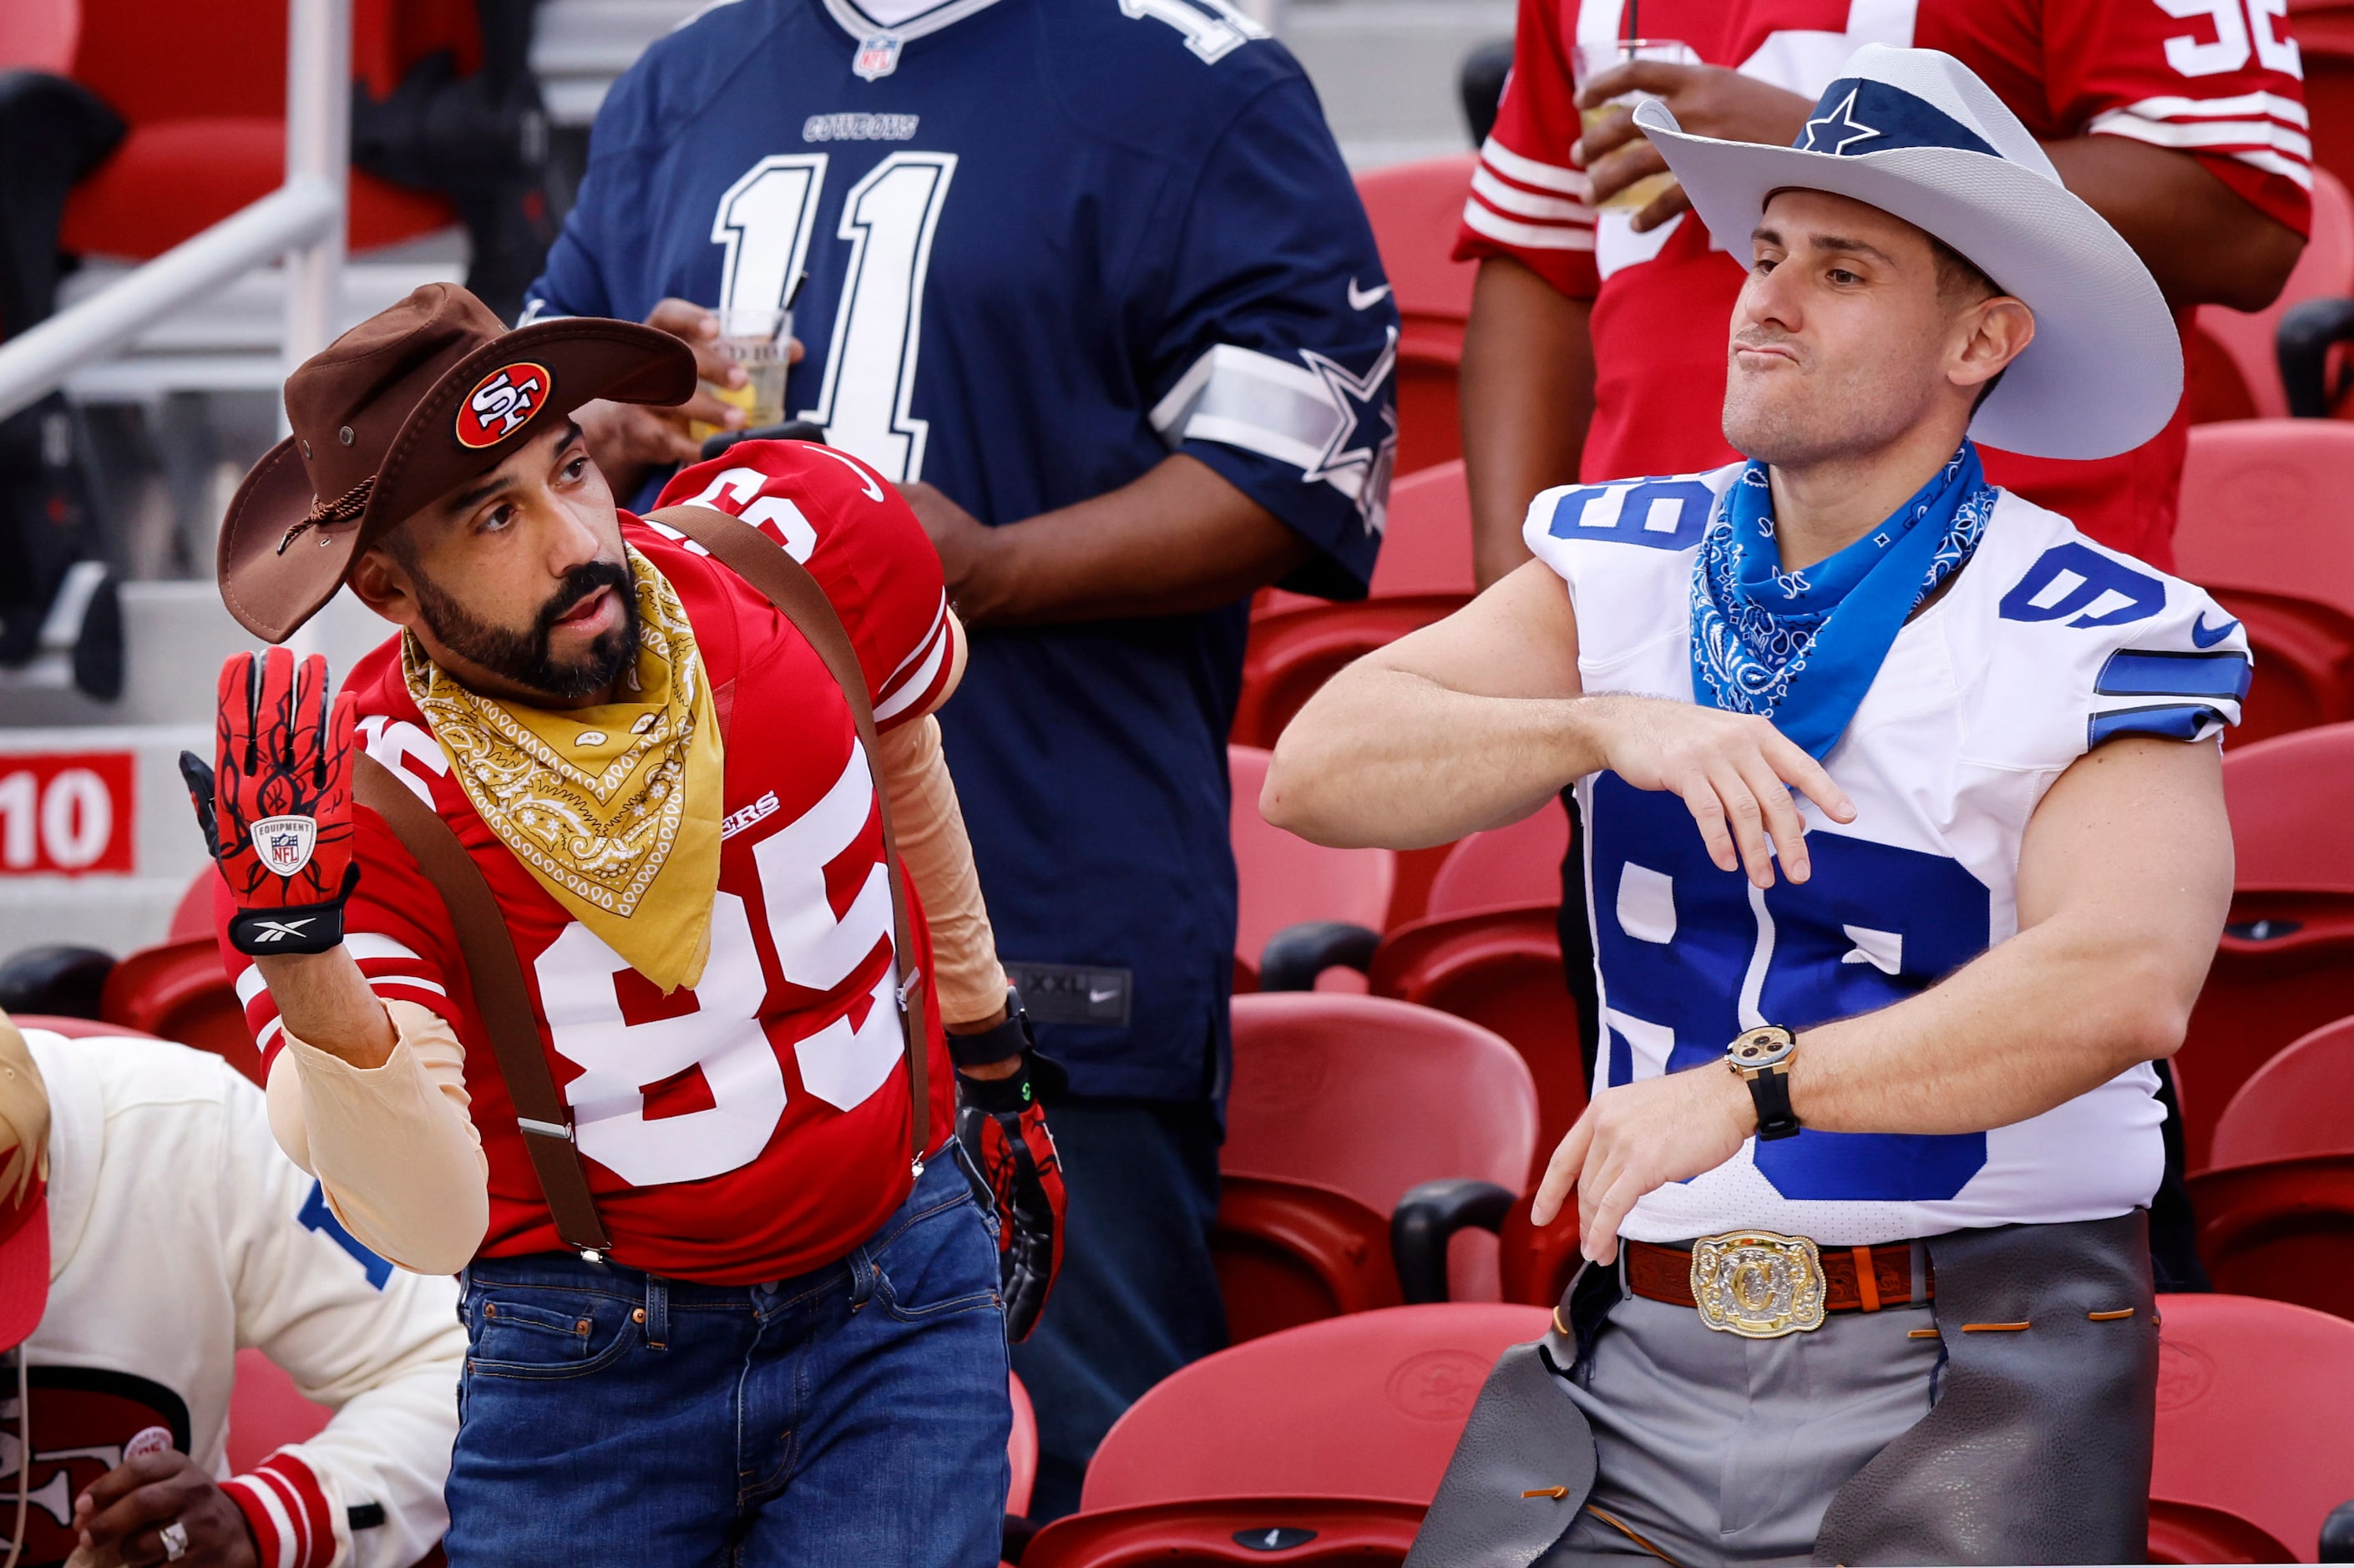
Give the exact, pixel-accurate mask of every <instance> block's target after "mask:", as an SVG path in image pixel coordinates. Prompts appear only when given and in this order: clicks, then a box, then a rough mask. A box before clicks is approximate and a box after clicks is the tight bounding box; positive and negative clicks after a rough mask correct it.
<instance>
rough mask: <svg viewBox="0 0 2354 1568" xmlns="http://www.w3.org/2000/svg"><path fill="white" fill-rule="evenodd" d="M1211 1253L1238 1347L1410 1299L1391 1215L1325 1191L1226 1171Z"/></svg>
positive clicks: (1316, 1186)
mask: <svg viewBox="0 0 2354 1568" xmlns="http://www.w3.org/2000/svg"><path fill="white" fill-rule="evenodd" d="M1210 1253H1211V1255H1212V1257H1213V1258H1214V1260H1215V1262H1216V1265H1217V1270H1218V1294H1219V1295H1220V1296H1221V1297H1222V1298H1225V1304H1226V1339H1227V1342H1228V1343H1230V1344H1241V1343H1242V1342H1243V1341H1244V1340H1256V1339H1257V1338H1259V1337H1260V1336H1261V1335H1264V1334H1272V1333H1275V1332H1276V1331H1277V1330H1282V1329H1290V1328H1297V1327H1298V1326H1299V1325H1300V1324H1302V1323H1314V1322H1318V1321H1320V1320H1321V1319H1326V1318H1339V1317H1344V1316H1346V1315H1348V1314H1349V1313H1352V1312H1370V1311H1372V1310H1373V1309H1374V1308H1379V1307H1395V1306H1397V1305H1399V1303H1400V1302H1402V1301H1403V1300H1404V1299H1405V1297H1404V1295H1403V1294H1402V1293H1401V1291H1400V1290H1399V1287H1398V1275H1397V1265H1396V1263H1395V1261H1394V1258H1393V1256H1392V1255H1391V1251H1390V1219H1389V1215H1387V1214H1386V1213H1380V1212H1378V1211H1376V1210H1374V1209H1373V1208H1371V1207H1369V1206H1367V1205H1366V1204H1364V1203H1361V1202H1358V1201H1357V1200H1356V1199H1354V1198H1352V1197H1351V1196H1349V1194H1348V1193H1346V1192H1339V1191H1337V1190H1335V1189H1333V1188H1331V1187H1327V1186H1324V1185H1322V1184H1321V1183H1320V1182H1315V1181H1284V1180H1282V1179H1281V1178H1279V1177H1273V1176H1237V1175H1233V1174H1230V1173H1226V1172H1221V1173H1220V1175H1219V1178H1218V1213H1217V1216H1216V1218H1215V1219H1214V1221H1213V1222H1212V1224H1211V1226H1210Z"/></svg>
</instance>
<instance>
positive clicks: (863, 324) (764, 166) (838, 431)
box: [711, 153, 957, 482]
mask: <svg viewBox="0 0 2354 1568" xmlns="http://www.w3.org/2000/svg"><path fill="white" fill-rule="evenodd" d="M956 164H957V160H956V154H953V153H893V154H890V155H889V156H888V157H885V159H884V160H883V161H882V162H881V163H879V164H875V167H874V168H872V169H870V170H868V171H867V173H866V175H864V178H862V179H860V180H859V182H858V183H857V184H856V185H853V186H851V187H850V190H849V193H848V194H847V195H846V196H844V197H843V204H842V223H841V226H840V228H838V229H837V230H836V233H837V236H838V237H839V238H843V239H846V240H848V241H849V242H850V260H849V264H848V266H847V267H846V268H845V270H844V276H843V284H842V295H841V301H840V302H839V303H838V304H837V305H836V306H835V308H834V313H833V337H832V344H831V345H830V346H829V347H828V349H827V350H826V357H825V382H824V385H823V386H822V387H821V388H820V390H819V393H818V400H817V406H816V407H815V408H808V409H804V410H802V411H801V414H800V415H799V416H798V418H804V419H810V420H813V421H815V422H816V423H818V424H821V425H822V426H824V427H825V432H826V440H827V441H829V442H830V443H832V445H834V446H838V447H840V448H842V449H843V450H845V451H848V452H852V453H854V454H855V455H856V456H858V457H860V458H862V459H864V461H867V462H869V463H871V464H873V465H874V466H875V468H877V469H880V470H881V471H883V473H884V475H885V477H886V478H890V479H894V480H899V481H903V482H913V481H915V480H917V479H920V478H921V477H922V476H923V471H924V439H925V436H926V435H927V433H928V425H927V424H926V422H925V421H924V420H922V419H919V418H916V417H914V416H913V415H912V414H910V413H909V412H908V403H909V400H910V399H911V398H912V397H914V396H915V389H916V362H917V355H919V354H920V352H921V350H922V344H923V318H924V278H925V274H926V272H927V270H928V269H929V267H930V264H931V256H932V239H933V236H934V235H935V234H936V233H937V232H938V228H939V220H940V209H941V207H944V206H945V205H946V204H947V201H948V194H949V181H950V180H952V179H953V178H954V177H955V175H956ZM825 174H826V154H822V153H801V154H790V155H788V156H780V157H773V158H763V159H761V160H760V162H759V163H758V164H754V165H753V166H752V168H751V169H750V170H749V171H748V172H747V173H746V174H745V175H744V177H743V178H741V179H739V180H737V182H736V183H735V184H734V185H730V186H728V187H727V190H726V194H725V195H723V196H721V197H720V198H719V210H718V212H717V213H716V215H715V216H714V217H713V220H712V226H711V238H712V241H713V243H715V244H717V245H723V246H725V247H726V268H725V270H724V272H723V274H722V277H721V282H720V303H721V306H722V308H723V309H725V310H735V309H739V308H743V307H748V306H753V307H757V306H773V305H776V304H779V303H780V302H781V301H782V299H783V296H784V291H785V288H786V286H787V282H788V281H789V280H790V279H792V278H794V277H796V276H798V275H799V274H800V272H801V266H802V263H803V261H804V260H805V259H806V258H807V256H808V255H809V248H810V240H811V237H812V235H813V234H814V232H815V229H816V220H817V211H818V205H819V200H820V197H821V196H822V192H823V186H824V184H825Z"/></svg>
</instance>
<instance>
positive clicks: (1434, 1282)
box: [1390, 1176, 1519, 1306]
mask: <svg viewBox="0 0 2354 1568" xmlns="http://www.w3.org/2000/svg"><path fill="white" fill-rule="evenodd" d="M1518 1201H1519V1195H1518V1194H1517V1193H1515V1192H1511V1190H1510V1189H1508V1188H1504V1187H1500V1186H1498V1185H1497V1184H1496V1183H1495V1182H1493V1181H1473V1180H1471V1179H1470V1178H1469V1177H1468V1176H1447V1177H1442V1178H1440V1179H1439V1180H1437V1181H1425V1182H1423V1183H1421V1184H1420V1185H1419V1186H1416V1187H1410V1188H1408V1189H1407V1190H1406V1192H1405V1196H1404V1197H1402V1198H1400V1199H1399V1200H1398V1202H1397V1207H1396V1208H1395V1209H1394V1210H1392V1211H1391V1213H1390V1253H1391V1255H1393V1256H1394V1257H1395V1258H1396V1259H1397V1271H1398V1290H1399V1294H1400V1295H1402V1296H1403V1297H1405V1301H1406V1304H1407V1305H1408V1306H1413V1305H1416V1304H1418V1303H1421V1302H1427V1301H1444V1300H1446V1299H1447V1242H1448V1241H1449V1240H1451V1239H1452V1238H1453V1237H1454V1235H1455V1233H1456V1232H1458V1231H1459V1230H1461V1229H1463V1228H1464V1227H1465V1226H1467V1225H1477V1226H1479V1228H1480V1229H1481V1230H1483V1231H1500V1230H1501V1229H1502V1228H1503V1224H1504V1216H1505V1215H1506V1214H1508V1213H1511V1208H1512V1204H1513V1203H1514V1202H1518Z"/></svg>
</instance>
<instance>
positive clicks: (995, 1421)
mask: <svg viewBox="0 0 2354 1568" xmlns="http://www.w3.org/2000/svg"><path fill="white" fill-rule="evenodd" d="M462 1311H463V1314H464V1317H465V1322H466V1335H467V1340H468V1346H467V1359H466V1371H465V1375H464V1377H463V1378H462V1380H461V1382H460V1384H459V1415H460V1422H459V1427H458V1444H457V1452H456V1454H455V1455H454V1456H453V1459H452V1463H451V1470H450V1483H449V1489H448V1496H449V1499H450V1534H449V1536H448V1539H447V1541H446V1543H445V1544H446V1549H447V1551H448V1552H449V1556H450V1562H451V1564H452V1568H472V1565H474V1564H482V1565H483V1568H491V1565H493V1564H495V1565H496V1568H575V1565H586V1564H595V1565H596V1568H609V1565H637V1564H644V1565H646V1568H653V1565H655V1564H660V1565H661V1568H689V1565H695V1564H708V1565H711V1568H719V1565H721V1564H743V1565H753V1564H758V1565H764V1568H769V1565H772V1568H804V1565H805V1568H820V1565H822V1564H823V1565H830V1564H833V1563H861V1564H868V1563H871V1564H875V1568H987V1565H988V1564H991V1563H995V1562H996V1561H997V1560H998V1546H999V1540H1000V1529H1001V1526H1002V1522H1003V1516H1004V1507H1005V1489H1006V1482H1007V1473H1006V1452H1005V1449H1006V1436H1007V1432H1008V1429H1009V1428H1010V1426H1011V1425H1012V1422H1013V1413H1012V1411H1011V1409H1010V1407H1009V1406H1008V1404H1007V1403H1006V1394H1005V1317H1004V1313H1003V1311H1002V1309H1001V1308H1000V1307H999V1305H998V1296H997V1247H996V1244H995V1242H994V1240H993V1239H992V1237H991V1234H990V1230H989V1222H988V1221H987V1220H986V1219H985V1218H984V1217H983V1216H982V1214H981V1211H980V1210H979V1209H978V1208H977V1207H976V1206H975V1204H974V1202H973V1193H972V1189H971V1187H970V1185H969V1184H968V1182H967V1179H966V1176H965V1173H964V1171H963V1170H962V1168H961V1167H960V1164H959V1162H958V1161H957V1160H954V1159H951V1158H949V1156H947V1155H945V1154H944V1155H942V1156H941V1157H940V1158H938V1159H937V1160H933V1161H932V1162H931V1163H930V1164H929V1165H928V1166H926V1167H925V1170H924V1173H923V1176H922V1177H921V1179H919V1180H918V1181H917V1183H916V1190H915V1192H913V1193H912V1194H910V1196H909V1197H908V1199H907V1202H906V1203H905V1204H903V1205H902V1206H901V1207H900V1209H899V1212H898V1213H896V1214H895V1215H893V1216H892V1217H891V1219H890V1220H889V1221H888V1222H887V1223H885V1225H884V1226H883V1228H882V1229H881V1230H880V1231H878V1232H876V1233H875V1235H874V1236H873V1237H871V1238H870V1239H869V1240H868V1241H867V1242H866V1243H865V1244H864V1245H862V1246H860V1247H858V1248H857V1249H856V1250H855V1251H854V1252H853V1253H851V1254H850V1255H849V1256H847V1257H845V1258H843V1259H842V1260H841V1261H840V1262H837V1263H832V1264H829V1265H827V1266H825V1267H823V1268H820V1269H816V1270H814V1271H812V1272H811V1273H809V1274H804V1275H801V1276H800V1277H796V1278H791V1279H784V1280H779V1281H776V1282H774V1283H772V1284H768V1285H734V1286H726V1285H696V1284H690V1283H687V1282H684V1281H680V1280H671V1279H663V1278H661V1277H657V1276H652V1275H647V1274H642V1273H641V1272H639V1271H638V1270H636V1269H633V1268H622V1267H619V1266H610V1265H598V1264H588V1263H583V1262H581V1261H580V1259H578V1257H576V1256H574V1255H572V1254H570V1253H537V1254H534V1255H531V1256H528V1257H503V1258H490V1259H485V1260H484V1261H482V1262H480V1263H477V1264H476V1265H474V1266H472V1268H470V1269H468V1270H467V1271H466V1275H465V1298H464V1305H463V1308H462Z"/></svg>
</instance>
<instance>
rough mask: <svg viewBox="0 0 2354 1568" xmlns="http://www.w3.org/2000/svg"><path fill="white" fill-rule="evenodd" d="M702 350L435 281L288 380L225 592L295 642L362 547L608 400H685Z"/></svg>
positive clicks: (231, 519) (240, 494)
mask: <svg viewBox="0 0 2354 1568" xmlns="http://www.w3.org/2000/svg"><path fill="white" fill-rule="evenodd" d="M694 393H695V355H694V352H693V351H692V350H690V349H689V348H688V347H687V346H686V344H683V343H681V342H679V340H678V339H676V338H674V337H672V336H671V335H670V334H667V333H660V332H656V331H654V330H653V329H652V328H651V327H642V326H637V325H635V324H633V323H629V322H617V321H606V320H604V319H602V318H600V317H596V316H567V317H563V318H560V319H558V320H556V321H546V322H537V323H534V324H532V325H530V326H526V327H518V328H517V329H515V330H514V332H509V331H507V330H506V326H505V323H503V322H501V321H500V320H499V318H498V317H497V316H495V315H493V313H491V310H490V307H489V306H487V305H485V304H483V303H482V301H480V300H478V299H476V298H474V296H473V295H472V294H470V293H468V292H467V291H465V290H463V289H461V288H459V287H458V286H457V285H456V284H454V283H428V284H427V285H425V287H423V288H421V289H419V290H418V291H416V292H415V293H413V294H411V295H409V296H408V298H407V299H405V300H403V301H401V302H400V303H398V304H397V305H395V306H393V307H392V308H391V309H390V310H388V311H385V312H383V313H380V314H378V315H374V316H371V317H369V318H368V319H367V320H366V321H364V322H362V323H360V324H359V325H357V326H355V327H354V328H352V330H351V331H349V332H347V333H345V334H344V335H343V336H341V337H339V338H337V339H336V340H335V341H334V343H332V344H328V345H327V346H326V347H325V348H324V349H323V350H321V351H320V352H319V353H318V354H316V355H313V356H312V357H311V358H309V359H307V360H305V361H303V363H302V366H301V367H300V368H298V369H297V370H296V371H295V372H294V374H293V375H292V376H288V377H287V378H286V419H287V423H288V425H289V426H290V427H291V428H292V430H293V432H294V433H293V434H292V435H291V436H289V437H287V438H286V439H285V440H282V441H281V442H279V443H278V445H276V446H275V447H273V448H271V449H270V452H269V454H268V455H267V456H265V457H264V458H263V459H262V460H261V461H260V462H258V463H256V464H254V465H253V471H252V472H250V473H249V474H247V475H246V476H245V482H244V483H243V484H241V485H239V486H238V491H237V495H236V498H235V499H234V500H232V501H231V502H230V503H229V505H228V516H227V517H226V518H225V519H224V520H223V521H222V523H221V535H220V564H219V569H220V590H221V599H222V602H224V603H225V604H227V605H228V612H229V613H230V614H231V615H233V616H235V617H237V619H238V622H239V624H240V625H242V626H243V627H244V628H245V629H246V630H249V631H250V632H252V633H253V634H254V635H255V636H257V637H260V638H263V639H265V640H266V641H271V642H283V641H286V639H287V638H289V637H291V636H292V635H293V634H294V630H295V628H297V627H299V626H301V625H302V623H303V622H304V621H306V620H310V619H311V617H312V616H313V615H314V614H316V613H317V612H318V609H319V607H320V606H322V605H323V604H325V603H326V602H327V601H328V600H329V599H333V598H334V596H335V590H336V589H337V588H342V587H343V586H344V578H345V577H346V576H348V575H349V574H350V572H351V569H352V564H353V563H354V562H355V561H356V560H357V559H358V558H359V555H360V552H361V551H363V550H365V549H366V548H367V547H368V546H370V545H372V544H374V543H376V541H377V540H378V539H380V538H382V537H383V536H384V535H386V534H387V532H389V531H390V530H391V529H393V528H394V527H397V526H398V524H401V523H403V522H405V521H407V520H408V518H409V517H410V516H411V515H413V514H416V513H417V512H419V511H421V510H422V509H423V508H425V507H426V506H428V505H429V504H430V503H432V502H433V501H434V500H435V499H436V498H437V497H439V496H441V495H444V494H447V493H449V492H450V491H451V490H453V489H455V488H456V487H457V486H459V485H461V484H463V483H465V482H467V481H468V480H470V479H472V478H475V477H476V476H478V475H480V474H483V473H487V472H489V471H491V470H492V469H493V468H496V467H497V466H498V465H499V464H500V463H501V462H504V461H505V460H506V459H507V457H508V456H509V455H510V454H512V453H513V452H514V450H515V449H516V448H517V447H519V446H521V445H522V444H523V443H524V442H525V441H527V440H531V439H532V438H533V437H535V436H536V435H538V434H540V433H541V432H542V431H544V430H546V429H547V427H548V422H549V420H550V419H552V418H562V417H563V416H564V415H566V414H568V413H570V412H571V411H572V410H573V409H575V408H578V407H579V406H580V405H581V404H583V403H587V402H589V401H591V400H593V399H595V398H599V397H610V398H611V399H613V400H614V401H616V402H621V403H659V404H669V403H684V402H685V401H686V399H687V398H688V397H692V396H694Z"/></svg>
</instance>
